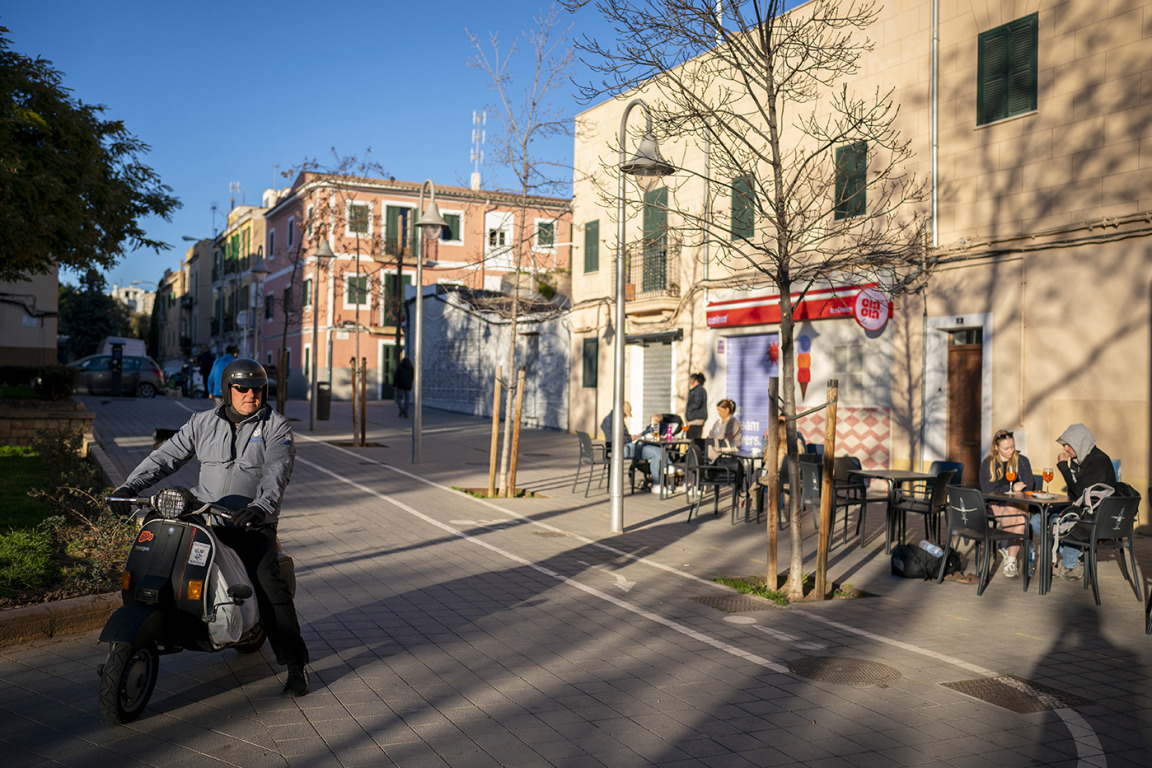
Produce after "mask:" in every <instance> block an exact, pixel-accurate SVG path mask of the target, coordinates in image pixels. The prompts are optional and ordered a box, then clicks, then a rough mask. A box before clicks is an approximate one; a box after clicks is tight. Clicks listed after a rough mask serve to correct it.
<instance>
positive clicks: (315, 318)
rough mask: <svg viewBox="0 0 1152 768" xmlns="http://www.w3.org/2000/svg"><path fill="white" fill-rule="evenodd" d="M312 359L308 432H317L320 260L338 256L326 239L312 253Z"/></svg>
mask: <svg viewBox="0 0 1152 768" xmlns="http://www.w3.org/2000/svg"><path fill="white" fill-rule="evenodd" d="M312 258H313V262H312V359H311V360H309V363H310V364H311V366H312V371H311V374H312V376H311V378H312V380H311V382H310V383H309V386H310V387H311V390H309V391H310V392H311V401H312V407H311V408H309V409H308V431H310V432H315V431H316V401H317V399H318V397H317V392H316V370H317V368H319V367H320V366H319V365H318V361H319V355H318V354H317V352H318V347H317V343H318V342H317V340H318V338H319V328H320V325H319V324H320V260H321V259H334V258H336V254H335V253H333V252H332V246H331V245H329V244H328V238H327V237H325V238H324V239H322V240H321V241H320V245H318V246H316V250H315V251H313V253H312Z"/></svg>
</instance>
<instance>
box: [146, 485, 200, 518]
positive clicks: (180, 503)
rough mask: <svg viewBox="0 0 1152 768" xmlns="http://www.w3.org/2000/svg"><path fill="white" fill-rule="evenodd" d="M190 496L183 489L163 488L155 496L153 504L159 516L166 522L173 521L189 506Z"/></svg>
mask: <svg viewBox="0 0 1152 768" xmlns="http://www.w3.org/2000/svg"><path fill="white" fill-rule="evenodd" d="M191 500H192V494H190V493H188V491H186V490H184V489H183V488H165V489H164V490H162V491H160V493H158V494H156V498H155V499H153V504H154V506H155V508H156V511H157V512H159V513H160V516H161V517H163V518H164V519H166V520H175V519H176V518H178V517H180V516H181V515H183V514H184V512H185V511H186V510H187V509H188V507H189V506H190V503H191Z"/></svg>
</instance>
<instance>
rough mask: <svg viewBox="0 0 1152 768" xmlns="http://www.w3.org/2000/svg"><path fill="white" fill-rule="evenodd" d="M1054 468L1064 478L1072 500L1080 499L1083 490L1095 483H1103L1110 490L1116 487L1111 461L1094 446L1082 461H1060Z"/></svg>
mask: <svg viewBox="0 0 1152 768" xmlns="http://www.w3.org/2000/svg"><path fill="white" fill-rule="evenodd" d="M1069 464H1071V466H1069ZM1056 468H1057V469H1059V470H1060V474H1061V475H1063V476H1064V483H1065V484H1066V485H1067V486H1068V495H1069V496H1071V497H1072V498H1073V499H1078V498H1080V494H1082V493H1084V491H1085V489H1087V488H1090V487H1091V486H1093V485H1095V484H1096V483H1104V484H1105V485H1107V486H1108V487H1110V488H1115V487H1116V468H1115V467H1113V466H1112V459H1110V458H1108V454H1106V453H1104V451H1102V450H1100V449H1099V448H1098V447H1096V446H1092V450H1091V451H1089V452H1088V455H1087V456H1085V457H1084V460H1083V461H1079V460H1077V459H1072V461H1071V462H1067V461H1062V462H1060V463H1059V464H1057V465H1056Z"/></svg>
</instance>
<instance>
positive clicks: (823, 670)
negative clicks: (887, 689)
mask: <svg viewBox="0 0 1152 768" xmlns="http://www.w3.org/2000/svg"><path fill="white" fill-rule="evenodd" d="M788 671H789V672H791V673H792V674H794V675H799V676H800V677H806V678H808V679H809V680H816V681H818V682H821V683H840V684H841V685H879V686H886V685H888V684H889V683H894V682H896V681H897V680H899V679H900V670H898V669H896V668H895V667H890V666H888V665H887V664H881V663H880V662H878V661H868V660H867V659H853V658H851V657H848V656H801V657H800V658H798V659H793V660H792V661H790V662H788Z"/></svg>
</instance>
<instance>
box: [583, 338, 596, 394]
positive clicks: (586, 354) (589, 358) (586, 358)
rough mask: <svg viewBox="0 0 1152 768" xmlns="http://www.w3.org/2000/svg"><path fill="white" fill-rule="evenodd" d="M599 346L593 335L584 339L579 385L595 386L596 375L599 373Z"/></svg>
mask: <svg viewBox="0 0 1152 768" xmlns="http://www.w3.org/2000/svg"><path fill="white" fill-rule="evenodd" d="M599 361H600V347H599V343H598V340H597V339H596V337H595V336H593V337H592V338H590V339H584V350H583V364H584V365H583V368H584V370H583V374H584V375H583V377H582V382H581V385H582V386H583V387H584V389H595V388H596V377H597V374H598V373H599Z"/></svg>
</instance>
